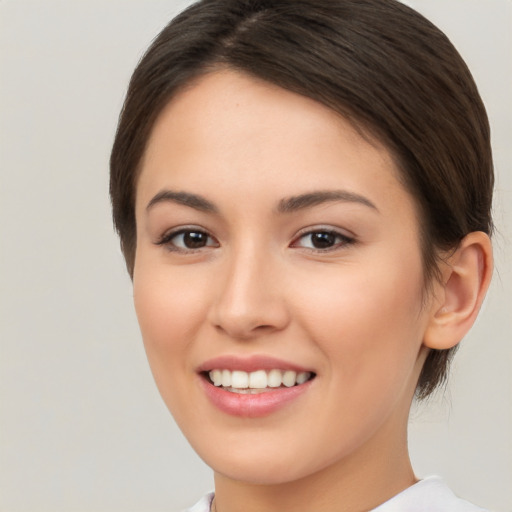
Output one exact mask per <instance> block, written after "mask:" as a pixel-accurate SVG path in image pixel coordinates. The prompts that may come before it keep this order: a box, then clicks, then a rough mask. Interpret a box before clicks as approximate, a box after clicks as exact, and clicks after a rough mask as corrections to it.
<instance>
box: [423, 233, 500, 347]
mask: <svg viewBox="0 0 512 512" xmlns="http://www.w3.org/2000/svg"><path fill="white" fill-rule="evenodd" d="M492 268H493V257H492V247H491V242H490V239H489V237H488V235H486V234H485V233H483V232H481V231H476V232H473V233H469V234H468V235H467V236H466V237H464V239H463V240H462V242H461V243H460V245H459V247H458V248H457V250H456V251H455V252H454V253H453V254H452V255H450V257H449V258H448V259H447V261H446V263H445V264H444V267H443V272H442V274H443V282H442V283H440V285H439V287H437V290H438V293H436V297H437V298H438V300H437V301H436V304H435V305H434V306H433V310H432V314H431V317H430V319H429V323H428V326H427V329H426V331H425V336H424V339H423V344H424V345H425V346H426V347H428V348H432V349H437V350H443V349H449V348H452V347H454V346H455V345H457V344H458V343H459V342H460V341H461V340H462V338H463V337H464V336H465V335H466V333H467V332H468V331H469V329H470V328H471V326H472V325H473V323H474V322H475V320H476V317H477V315H478V312H479V310H480V306H481V305H482V302H483V300H484V298H485V294H486V292H487V289H488V287H489V283H490V280H491V275H492Z"/></svg>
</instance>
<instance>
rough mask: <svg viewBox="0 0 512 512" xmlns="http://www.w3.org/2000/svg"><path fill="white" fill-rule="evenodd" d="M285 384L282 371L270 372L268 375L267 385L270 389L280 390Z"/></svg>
mask: <svg viewBox="0 0 512 512" xmlns="http://www.w3.org/2000/svg"><path fill="white" fill-rule="evenodd" d="M282 382H283V375H282V373H281V370H270V371H269V372H268V375H267V385H268V387H269V388H278V387H279V386H280V385H281V384H282Z"/></svg>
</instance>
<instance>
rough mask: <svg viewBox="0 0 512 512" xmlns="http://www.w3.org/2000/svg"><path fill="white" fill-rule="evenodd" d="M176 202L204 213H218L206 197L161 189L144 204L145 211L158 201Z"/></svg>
mask: <svg viewBox="0 0 512 512" xmlns="http://www.w3.org/2000/svg"><path fill="white" fill-rule="evenodd" d="M166 202H171V203H176V204H181V205H183V206H188V207H189V208H193V209H194V210H199V211H201V212H205V213H219V210H218V208H217V207H216V206H215V205H214V204H213V203H212V202H210V201H208V199H205V198H204V197H202V196H198V195H196V194H190V193H189V192H175V191H173V190H162V191H160V192H158V194H156V195H155V196H154V197H153V198H152V199H151V201H149V203H148V205H147V206H146V211H148V210H150V209H151V208H153V206H155V205H156V204H159V203H166Z"/></svg>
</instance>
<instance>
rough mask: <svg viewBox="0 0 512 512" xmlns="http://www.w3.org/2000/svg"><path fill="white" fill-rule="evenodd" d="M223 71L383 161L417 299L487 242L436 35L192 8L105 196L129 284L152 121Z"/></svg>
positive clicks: (137, 114)
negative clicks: (282, 98)
mask: <svg viewBox="0 0 512 512" xmlns="http://www.w3.org/2000/svg"><path fill="white" fill-rule="evenodd" d="M226 68H227V69H234V70H237V71H241V72H244V73H246V74H248V75H250V76H253V77H256V78H259V79H263V80H266V81H268V82H270V83H273V84H275V85H278V86H280V87H282V88H284V89H287V90H290V91H293V92H295V93H298V94H301V95H303V96H307V97H309V98H312V99H314V100H316V101H318V102H320V103H322V104H324V105H326V106H328V107H329V108H331V109H333V110H334V111H336V112H338V113H339V114H340V115H342V116H343V117H344V118H346V119H348V120H349V121H350V122H352V123H353V124H354V126H356V127H357V128H358V129H359V130H360V131H361V132H362V133H366V134H369V135H371V136H372V137H374V138H376V139H377V140H379V141H380V142H381V143H382V144H384V146H385V147H387V149H388V150H389V151H390V153H391V154H392V156H393V157H394V160H395V163H396V165H397V168H398V170H399V173H400V178H401V180H402V182H403V184H404V186H405V187H406V188H407V190H408V191H409V192H410V193H411V194H412V196H413V197H414V199H415V201H416V205H417V208H418V211H419V218H420V232H421V244H422V256H423V267H424V274H425V284H426V286H428V285H429V283H431V282H432V280H433V279H437V278H439V274H438V268H439V258H440V257H441V256H440V255H442V254H446V252H447V251H450V250H452V249H455V248H457V246H458V244H459V243H460V241H461V240H462V239H463V238H464V236H466V235H467V234H468V233H470V232H472V231H483V232H485V233H487V234H489V235H490V234H491V232H492V217H491V204H492V191H493V183H494V175H493V164H492V154H491V146H490V130H489V124H488V119H487V115H486V111H485V107H484V105H483V102H482V100H481V98H480V95H479V93H478V90H477V87H476V85H475V82H474V80H473V78H472V76H471V73H470V71H469V70H468V68H467V66H466V64H465V63H464V61H463V59H462V58H461V57H460V55H459V53H458V52H457V50H456V49H455V48H454V46H453V45H452V44H451V43H450V41H449V40H448V38H447V37H446V36H445V35H444V34H443V33H442V32H441V31H440V30H439V29H438V28H437V27H435V26H434V25H433V24H432V23H430V22H429V21H428V20H427V19H425V18H424V17H423V16H422V15H420V14H419V13H417V12H416V11H414V10H413V9H411V8H409V7H407V6H406V5H404V4H402V3H400V2H398V1H396V0H202V1H199V2H196V3H194V4H192V5H191V6H190V7H188V8H187V9H186V10H184V11H183V12H182V13H181V14H179V15H178V16H177V17H176V18H174V19H173V20H172V21H171V22H170V23H169V24H168V25H167V26H166V27H165V28H164V29H163V30H162V31H161V33H160V34H159V35H158V36H157V37H156V39H155V40H154V41H153V43H152V44H151V46H150V47H149V49H148V50H147V51H146V53H145V55H144V56H143V58H142V59H141V60H140V62H139V64H138V65H137V67H136V69H135V71H134V73H133V76H132V78H131V81H130V84H129V87H128V92H127V95H126V99H125V102H124V106H123V109H122V112H121V114H120V118H119V124H118V128H117V133H116V136H115V140H114V144H113V148H112V153H111V158H110V195H111V200H112V206H113V218H114V224H115V228H116V230H117V232H118V233H119V236H120V240H121V248H122V251H123V254H124V257H125V260H126V265H127V268H128V272H129V273H130V275H131V276H133V268H134V261H135V254H136V244H137V231H136V220H135V194H136V186H137V177H138V173H139V171H140V165H141V160H142V157H143V155H144V151H145V148H146V146H147V142H148V139H149V137H150V135H151V131H152V128H153V125H154V123H155V120H156V119H157V117H158V115H159V114H160V112H161V111H162V109H163V108H164V107H165V106H166V104H167V103H168V102H169V101H170V99H171V98H173V97H174V96H175V95H176V93H177V92H178V91H179V90H180V89H182V88H184V87H186V86H187V85H189V84H190V83H192V82H193V81H194V80H195V79H197V78H198V77H200V76H201V75H204V74H205V73H208V72H211V71H214V70H216V69H226ZM397 265H400V262H399V261H397ZM454 350H455V348H452V349H449V350H431V351H430V353H429V354H428V356H427V359H426V361H425V364H424V366H423V370H422V373H421V375H420V378H419V382H418V386H417V390H416V394H417V397H419V398H426V397H427V396H429V395H430V394H431V393H432V392H433V391H434V390H435V389H436V388H437V387H438V386H439V385H440V384H442V383H443V382H444V381H445V380H446V376H447V371H448V367H449V363H450V360H451V358H452V356H453V353H454Z"/></svg>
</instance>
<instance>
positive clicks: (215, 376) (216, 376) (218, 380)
mask: <svg viewBox="0 0 512 512" xmlns="http://www.w3.org/2000/svg"><path fill="white" fill-rule="evenodd" d="M210 379H212V382H213V385H214V386H222V372H221V371H220V370H212V371H211V372H210Z"/></svg>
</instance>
